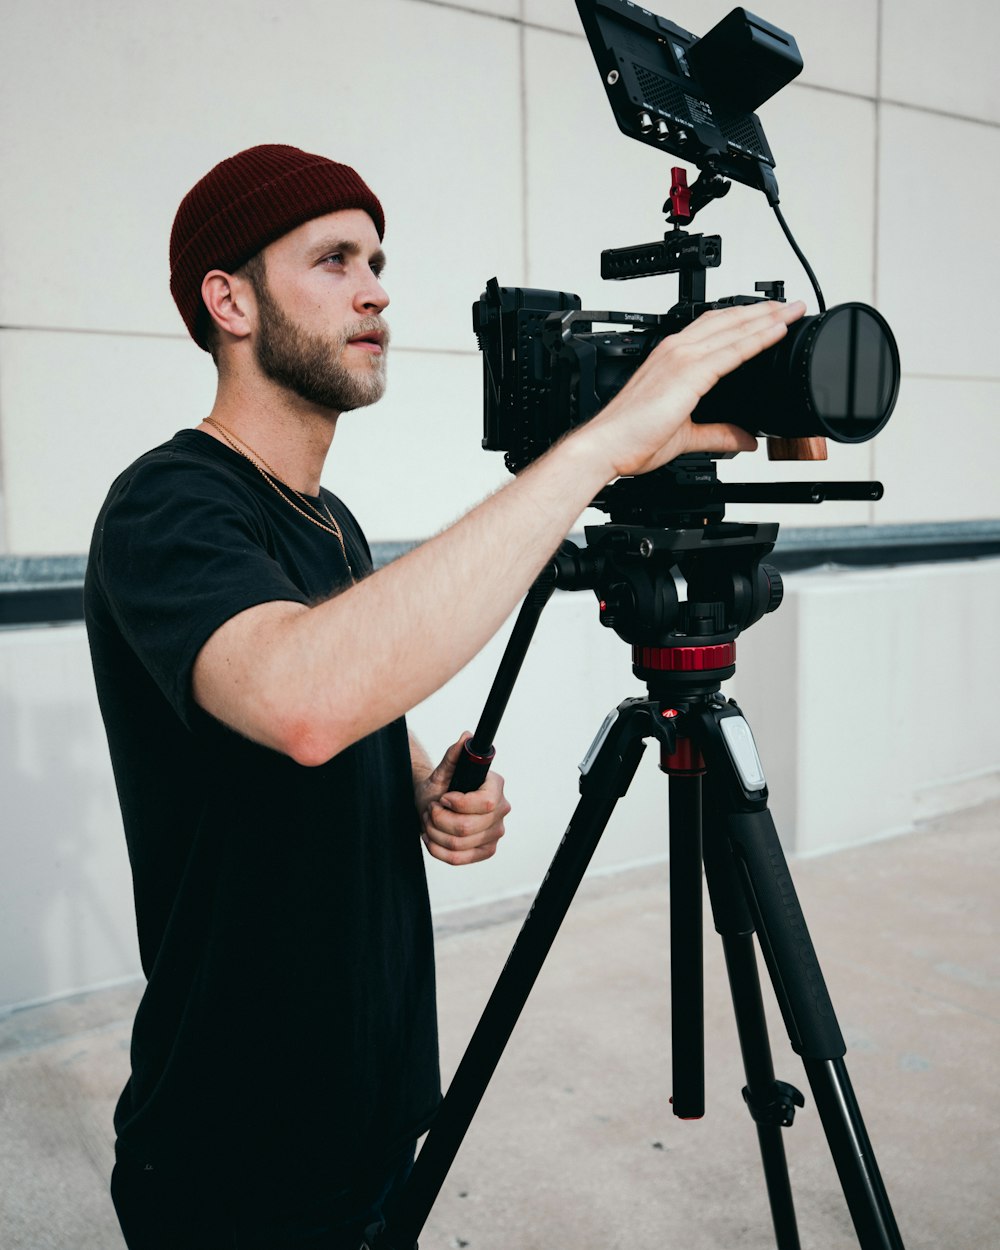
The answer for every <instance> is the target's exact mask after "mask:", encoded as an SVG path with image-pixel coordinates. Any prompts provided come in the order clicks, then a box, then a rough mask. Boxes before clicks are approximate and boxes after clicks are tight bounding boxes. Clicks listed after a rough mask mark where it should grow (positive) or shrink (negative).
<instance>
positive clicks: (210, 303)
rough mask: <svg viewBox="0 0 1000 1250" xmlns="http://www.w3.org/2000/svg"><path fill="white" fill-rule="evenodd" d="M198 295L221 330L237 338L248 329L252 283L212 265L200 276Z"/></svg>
mask: <svg viewBox="0 0 1000 1250" xmlns="http://www.w3.org/2000/svg"><path fill="white" fill-rule="evenodd" d="M201 298H202V299H203V300H204V302H205V307H206V308H207V309H208V315H209V316H210V317H211V318H212V320H213V321H214V322H215V324H216V325H217V326H218V327H219V329H220V330H224V331H225V332H226V333H227V334H231V335H232V336H233V337H234V338H238V339H242V338H246V336H247V335H248V334H249V333H250V329H251V323H250V318H249V316H248V313H250V312H251V311H252V309H253V287H252V286H251V284H250V283H249V282H246V281H244V280H243V279H242V278H239V277H236V276H235V275H234V274H231V273H226V272H225V271H224V270H222V269H211V270H209V272H208V273H206V274H205V276H204V278H202V280H201Z"/></svg>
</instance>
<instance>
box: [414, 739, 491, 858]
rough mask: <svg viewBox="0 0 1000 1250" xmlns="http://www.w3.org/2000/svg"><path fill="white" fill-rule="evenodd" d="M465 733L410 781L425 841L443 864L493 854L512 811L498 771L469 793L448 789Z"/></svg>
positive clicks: (488, 856) (434, 855)
mask: <svg viewBox="0 0 1000 1250" xmlns="http://www.w3.org/2000/svg"><path fill="white" fill-rule="evenodd" d="M469 737H471V735H470V734H468V733H464V734H463V735H462V736H461V738H459V740H458V741H457V742H456V743H454V744H453V745H452V746H450V747H449V748H448V750H447V752H446V754H445V757H444V759H443V760H442V761H441V763H440V764H438V766H437V768H435V769H433V770H432V771H431V772H430V773H428V774H427V776H426V777H425V778H424V779H423V780H421V781H418V782H416V784H415V787H414V789H415V793H416V799H417V811H418V812H419V814H420V825H421V831H422V832H421V837H422V838H423V840H424V845H425V846H426V847H427V850H428V852H429V854H431V855H432V856H433V857H434V858H435V859H440V860H443V862H444V863H446V864H455V865H458V864H477V863H479V861H480V860H483V859H490V858H491V857H492V856H493V855H495V854H496V849H497V843H498V842H499V841H500V839H501V838H502V837H503V835H504V823H503V822H504V817H505V816H506V815H507V813H508V812H509V811H510V804H509V803H508V802H507V800H506V798H505V797H504V792H503V778H502V777H501V776H500V774H499V773H493V772H491V773H490V774H489V775H488V776H487V778H486V780H485V781H484V782H483V784H482V786H481V787H480V788H479V789H478V790H472V791H470V793H468V794H462V793H461V792H460V791H457V790H454V791H453V790H449V789H448V786H449V785H450V783H451V779H452V776H453V774H454V772H455V767H456V765H457V764H458V761H459V759H460V758H461V755H462V746H463V744H464V743H465V740H466V739H467V738H469Z"/></svg>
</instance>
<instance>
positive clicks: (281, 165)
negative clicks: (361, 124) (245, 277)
mask: <svg viewBox="0 0 1000 1250" xmlns="http://www.w3.org/2000/svg"><path fill="white" fill-rule="evenodd" d="M344 208H361V209H364V211H365V212H366V213H368V214H369V216H370V217H371V219H372V221H373V222H374V223H375V228H376V230H377V231H378V237H379V238H380V239H381V238H382V236H383V235H384V234H385V216H384V215H383V213H382V205H381V204H380V203H379V202H378V200H377V199H376V197H375V195H374V193H373V192H372V191H371V189H370V188H369V187H368V186H367V185H366V184H365V183H364V181H363V180H362V178H361V177H360V176H359V175H358V174H357V173H355V171H354V170H353V169H351V167H350V166H349V165H338V164H337V162H336V161H331V160H327V158H326V157H325V156H314V155H312V154H311V153H309V152H303V151H301V149H299V148H292V147H288V146H287V145H286V144H284V143H265V144H262V145H261V146H260V147H256V148H247V150H246V151H245V152H237V154H236V155H235V156H230V157H229V158H228V159H227V160H224V161H222V162H220V163H219V164H218V165H216V166H215V168H214V169H212V170H210V171H209V172H208V173H207V174H206V175H205V177H204V178H202V180H201V181H200V182H198V183H196V184H195V185H194V186H193V187H192V188H191V190H190V191H189V192H188V193H187V195H186V196H185V197H184V199H183V200H181V206H180V208H178V210H177V216H176V217H175V218H174V226H173V229H172V230H171V232H170V291H171V294H172V295H173V297H174V302H175V303H176V304H177V307H178V308H179V309H180V313H181V316H182V317H183V318H184V324H185V325H186V326H187V328H188V331H189V332H190V334H191V337H192V338H193V339H194V341H195V342H196V343H197V344H198V346H199V347H200V348H202V349H203V350H205V351H207V350H208V347H207V345H206V341H205V331H206V328H207V325H206V318H207V315H208V314H207V310H206V309H205V305H204V303H203V302H202V298H201V283H202V279H203V278H204V276H205V274H206V273H208V271H209V270H210V269H223V270H225V271H226V272H227V273H232V272H233V270H234V269H239V267H240V265H243V264H245V263H246V262H247V261H248V260H249V259H250V257H251V256H256V254H257V253H258V252H259V251H261V250H262V249H263V248H265V247H267V245H268V244H269V243H273V242H274V240H275V239H280V238H281V236H282V235H283V234H287V233H288V231H289V230H294V229H295V227H296V226H301V225H302V223H303V222H306V221H311V220H312V219H313V218H314V217H322V216H323V215H324V214H325V213H335V212H338V211H339V210H340V209H344Z"/></svg>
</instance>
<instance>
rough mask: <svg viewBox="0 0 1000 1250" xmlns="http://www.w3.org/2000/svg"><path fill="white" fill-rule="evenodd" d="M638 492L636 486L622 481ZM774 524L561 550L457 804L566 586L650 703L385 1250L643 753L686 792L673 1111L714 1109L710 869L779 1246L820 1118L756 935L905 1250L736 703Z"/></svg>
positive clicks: (857, 1167) (875, 1239) (604, 537)
mask: <svg viewBox="0 0 1000 1250" xmlns="http://www.w3.org/2000/svg"><path fill="white" fill-rule="evenodd" d="M620 485H623V486H625V489H626V490H628V489H630V488H629V487H628V486H626V485H625V484H624V483H622V484H620ZM777 528H778V527H777V525H739V524H731V523H722V522H718V523H708V524H702V525H700V526H696V527H691V528H681V529H672V530H663V529H658V528H655V527H651V526H648V525H645V526H643V525H605V526H599V527H590V528H588V529H587V538H588V544H589V545H588V547H587V548H585V549H583V550H580V549H578V548H576V547H574V546H573V545H572V544H564V546H563V548H562V549H561V550H560V553H559V555H558V556H557V557H556V558H555V560H554V561H553V563H552V565H551V566H550V567H549V569H547V570H546V571H545V572H544V573H543V575H542V577H540V578H539V580H538V582H536V584H535V587H534V588H533V590H532V592H531V593H530V594H529V596H528V598H527V599H526V600H525V604H524V607H523V608H522V610H521V613H520V616H519V617H518V621H517V623H516V625H515V628H514V632H513V634H512V636H511V639H510V642H509V643H508V647H507V651H506V652H505V655H504V659H503V661H502V663H501V666H500V669H499V671H498V674H497V678H496V681H495V682H494V686H493V690H492V691H491V694H490V698H489V699H488V701H487V704H486V707H485V709H484V712H483V717H482V719H481V721H480V724H479V727H478V729H477V731H476V734H474V735H473V738H472V739H471V740H470V741H469V743H467V744H466V757H465V758H464V759H463V760H462V762H461V764H460V771H461V772H462V773H464V774H465V775H464V776H459V774H458V773H457V774H456V776H457V777H458V781H457V783H453V784H455V788H456V789H472V788H474V786H475V785H478V784H479V783H480V781H481V778H482V777H483V776H484V775H485V772H486V771H487V770H488V768H489V762H490V759H491V758H492V735H493V733H494V732H495V729H496V727H497V725H498V723H499V719H500V716H501V715H502V713H503V710H504V707H505V706H506V702H507V698H508V696H509V693H510V690H511V689H512V687H513V683H514V680H515V679H516V676H517V672H518V670H519V668H520V663H521V660H522V659H523V656H524V653H525V652H526V650H527V646H528V644H529V642H530V639H531V635H532V634H533V632H534V628H535V625H536V624H537V620H538V617H539V616H540V614H541V611H542V609H543V608H544V606H545V603H546V602H547V601H548V599H549V597H550V596H551V594H552V592H553V590H554V589H555V587H556V586H557V585H559V586H562V587H565V588H567V589H585V588H587V589H592V590H595V591H596V592H597V594H598V596H599V599H600V604H601V620H602V623H604V624H606V625H609V626H610V627H611V628H614V629H615V631H616V632H617V633H618V634H619V635H620V636H622V637H623V638H624V639H625V640H626V641H629V642H631V643H632V646H633V671H634V673H635V674H636V676H638V677H639V678H640V679H641V680H643V681H644V682H645V683H646V686H647V690H648V694H647V696H646V697H642V698H630V699H626V700H625V701H624V702H623V703H620V704H619V705H618V707H617V708H616V709H615V710H614V711H613V712H612V713H611V714H610V715H609V716H608V717H607V718H606V719H605V721H604V724H603V725H602V726H601V729H600V731H599V733H598V735H597V738H596V739H595V741H594V744H593V746H592V747H591V748H590V751H589V752H588V753H587V756H586V758H585V759H584V761H583V763H582V764H581V766H580V768H581V773H582V777H581V782H580V791H581V797H580V800H579V803H578V804H577V807H576V810H575V812H574V814H573V816H572V819H571V820H570V823H569V827H568V828H567V830H566V833H565V835H564V837H563V839H562V842H561V843H560V845H559V848H558V850H557V851H556V855H555V858H554V859H553V861H552V864H551V867H550V868H549V871H548V873H547V875H546V877H545V879H544V881H543V882H542V885H541V888H540V889H539V891H538V894H537V895H536V897H535V900H534V902H533V904H532V906H531V909H530V911H529V912H528V915H527V918H526V919H525V921H524V924H523V927H522V929H521V932H520V935H519V937H518V939H517V941H516V943H515V945H514V947H513V949H512V950H511V953H510V956H509V957H508V960H507V963H506V966H505V967H504V970H503V972H502V973H501V975H500V978H499V980H498V981H497V984H496V987H495V988H494V991H493V994H492V996H491V998H490V1000H489V1002H488V1004H487V1006H486V1008H485V1010H484V1012H483V1015H482V1017H481V1019H480V1022H479V1024H478V1026H477V1027H476V1030H475V1032H474V1034H473V1037H472V1039H471V1041H470V1043H469V1046H468V1048H467V1050H466V1052H465V1055H464V1057H463V1058H462V1061H461V1063H460V1064H459V1067H458V1070H457V1072H456V1074H455V1077H454V1079H453V1081H452V1084H451V1086H450V1088H449V1090H448V1093H447V1096H446V1097H445V1099H444V1102H443V1104H442V1106H441V1108H440V1111H439V1112H438V1115H437V1117H436V1119H435V1121H434V1124H433V1126H432V1128H431V1131H430V1133H429V1135H428V1137H427V1139H426V1141H425V1143H424V1146H423V1148H422V1149H421V1151H420V1154H419V1155H418V1157H417V1160H416V1163H415V1165H414V1169H413V1173H412V1175H411V1177H410V1180H409V1182H408V1184H407V1186H406V1188H405V1189H404V1191H403V1193H402V1195H401V1198H400V1201H399V1203H398V1205H397V1207H396V1208H395V1210H394V1212H393V1213H392V1216H391V1218H390V1221H389V1223H388V1225H387V1226H386V1227H385V1228H384V1229H383V1230H381V1232H379V1233H378V1234H377V1235H376V1236H374V1238H373V1239H372V1240H371V1242H370V1245H371V1248H372V1250H415V1248H416V1246H417V1241H416V1239H417V1236H418V1235H419V1233H420V1230H421V1228H422V1227H423V1225H424V1222H425V1221H426V1219H427V1216H428V1214H429V1212H430V1209H431V1207H432V1205H433V1203H434V1200H435V1198H436V1197H437V1194H438V1193H439V1191H440V1188H441V1185H442V1184H443V1182H444V1179H445V1176H446V1175H447V1173H448V1170H449V1168H450V1166H451V1164H452V1162H453V1160H454V1158H455V1155H456V1154H457V1152H458V1149H459V1147H460V1145H461V1142H462V1139H463V1137H464V1135H465V1132H466V1130H467V1128H468V1126H469V1124H470V1123H471V1121H472V1118H473V1116H474V1115H475V1113H476V1110H477V1108H478V1106H479V1102H480V1100H481V1098H482V1096H483V1094H484V1092H485V1090H486V1087H487V1085H488V1084H489V1081H490V1079H491V1077H492V1075H493V1072H494V1070H495V1068H496V1065H497V1063H498V1062H499V1060H500V1057H501V1055H502V1053H503V1051H504V1048H505V1047H506V1044H507V1042H508V1040H509V1038H510V1036H511V1033H512V1032H513V1029H514V1026H515V1025H516V1023H517V1019H518V1017H519V1015H520V1012H521V1010H522V1008H523V1007H524V1004H525V1002H526V1001H527V998H528V995H529V993H530V991H531V988H532V986H533V985H534V982H535V979H536V978H537V976H538V973H539V972H540V970H541V968H542V965H543V963H544V961H545V958H546V956H547V955H548V952H549V949H550V948H551V946H552V943H553V941H554V940H555V937H556V934H557V933H558V931H559V928H560V925H561V924H562V921H563V919H564V917H565V915H566V913H567V911H568V910H569V907H570V904H571V903H572V900H573V897H574V895H575V893H576V890H577V888H578V886H579V885H580V882H581V881H582V879H583V876H584V873H585V872H586V869H587V866H588V864H589V863H590V860H591V857H592V855H593V853H594V851H595V850H596V848H597V844H598V842H599V841H600V838H601V835H602V834H603V832H604V829H605V827H606V825H607V823H608V821H609V820H610V818H611V814H612V812H613V811H614V808H615V806H616V804H617V802H618V800H619V798H621V797H622V796H623V795H624V794H625V793H626V791H627V790H628V787H629V784H630V782H631V780H632V777H633V776H634V774H635V770H636V768H637V766H638V763H639V759H640V757H641V756H642V754H643V751H644V750H645V745H646V740H647V739H653V740H654V741H656V742H658V743H659V745H660V757H661V763H660V766H661V768H662V769H663V771H664V772H666V773H667V775H668V777H669V812H670V893H671V909H670V910H671V1002H672V1020H673V1025H672V1030H673V1038H672V1041H673V1055H672V1062H673V1084H674V1093H673V1099H672V1103H673V1112H674V1114H675V1115H677V1116H678V1117H680V1118H685V1119H690V1118H697V1117H700V1116H701V1115H702V1114H703V1113H704V1024H703V980H702V977H703V974H702V948H701V933H702V925H701V918H702V867H703V866H704V873H705V878H706V880H707V884H708V890H709V897H710V900H711V906H712V912H713V917H714V921H715V928H716V930H717V932H718V933H719V934H720V936H721V939H722V944H723V948H724V953H725V959H726V966H727V972H728V979H729V984H730V991H731V994H732V999H733V1006H734V1010H735V1014H736V1022H737V1030H738V1033H739V1039H740V1047H741V1051H742V1055H743V1064H744V1070H745V1073H746V1079H747V1084H746V1087H745V1088H744V1090H743V1097H744V1100H745V1102H746V1105H747V1108H748V1110H749V1112H750V1115H751V1116H752V1118H753V1120H754V1121H755V1123H756V1126H757V1135H758V1140H759V1145H760V1152H761V1159H762V1163H763V1170H764V1177H765V1183H766V1186H767V1192H768V1198H769V1202H770V1207H771V1215H772V1220H773V1223H774V1230H775V1239H776V1245H777V1247H778V1250H799V1247H800V1241H799V1236H798V1231H797V1227H796V1220H795V1211H794V1206H793V1202H792V1194H791V1187H790V1184H789V1178H788V1170H787V1165H786V1160H785V1151H784V1143H783V1139H782V1135H781V1130H782V1129H783V1128H787V1127H789V1126H790V1125H791V1124H792V1122H793V1118H794V1114H795V1109H796V1107H797V1106H798V1107H801V1106H802V1105H803V1104H804V1098H803V1096H802V1094H801V1093H800V1092H799V1091H798V1090H797V1089H795V1088H794V1087H793V1086H792V1085H789V1084H786V1083H785V1082H782V1081H778V1080H776V1079H775V1075H774V1069H773V1066H772V1059H771V1051H770V1045H769V1042H768V1036H767V1027H766V1024H765V1018H764V1008H763V1001H762V997H761V987H760V979H759V976H758V971H757V962H756V958H755V954H754V947H753V935H754V933H756V935H757V938H758V941H759V943H760V947H761V951H762V953H763V956H764V961H765V964H766V966H767V970H768V973H769V975H770V978H771V982H772V986H773V989H774V993H775V995H776V998H777V1001H778V1005H779V1007H780V1009H781V1014H782V1017H783V1020H784V1024H785V1028H786V1030H787V1032H788V1036H789V1040H790V1042H791V1045H792V1048H793V1050H795V1051H796V1052H797V1053H798V1054H799V1055H800V1056H801V1058H802V1061H803V1064H804V1066H805V1071H806V1075H807V1077H808V1079H809V1084H810V1087H811V1089H812V1093H813V1097H814V1099H815V1101H816V1105H817V1108H818V1110H819V1114H820V1118H821V1120H822V1124H823V1128H824V1131H825V1134H826V1137H827V1142H828V1144H829V1147H830V1151H831V1153H832V1156H833V1160H834V1163H835V1165H836V1168H837V1171H838V1174H839V1178H840V1183H841V1186H842V1188H843V1191H844V1196H845V1198H846V1200H847V1204H848V1207H849V1209H850V1213H851V1217H852V1219H853V1221H854V1226H855V1231H856V1233H857V1237H858V1243H859V1245H860V1246H861V1247H862V1250H903V1243H902V1240H901V1238H900V1234H899V1231H898V1229H897V1227H896V1222H895V1219H894V1217H893V1213H892V1209H891V1207H890V1205H889V1200H888V1197H887V1195H886V1192H885V1187H884V1185H883V1183H882V1178H881V1176H880V1175H879V1170H878V1165H877V1163H876V1161H875V1157H874V1154H873V1152H872V1148H871V1144H870V1142H869V1140H868V1135H867V1132H866V1130H865V1126H864V1123H863V1121H862V1118H861V1113H860V1110H859V1108H858V1105H857V1101H856V1099H855V1097H854V1093H853V1090H852V1088H851V1084H850V1080H849V1078H848V1074H847V1070H846V1067H845V1065H844V1058H843V1057H844V1053H845V1050H846V1047H845V1044H844V1040H843V1037H842V1035H841V1032H840V1028H839V1025H838V1024H837V1020H836V1016H835V1014H834V1010H833V1005H832V1003H831V1001H830V997H829V994H828V993H827V989H826V984H825V982H824V979H823V974H822V971H821V970H820V966H819V962H818V960H817V957H816V952H815V950H814V948H813V945H812V941H811V939H810V936H809V932H808V929H807V926H806V922H805V918H804V916H803V914H802V909H801V907H800V906H799V901H798V898H797V895H796V893H795V888H794V886H793V884H792V880H791V877H790V875H789V872H788V867H787V864H786V862H785V857H784V854H783V852H782V849H781V845H780V842H779V841H778V836H777V833H776V832H775V828H774V822H773V821H772V819H771V815H770V812H769V811H768V808H767V784H766V779H765V777H764V772H763V769H762V768H761V764H760V759H759V757H758V754H757V749H756V746H755V744H754V740H753V734H752V732H751V730H750V727H749V725H748V723H747V721H746V719H745V718H744V716H743V714H742V712H741V711H740V709H739V708H738V707H737V706H736V704H735V703H734V702H733V701H731V700H726V699H725V698H724V697H723V696H722V695H721V694H720V693H719V691H720V685H721V683H722V682H723V681H725V680H726V679H727V678H729V677H731V676H732V675H733V673H734V672H735V637H736V635H737V634H738V633H739V632H740V631H741V630H742V629H744V628H747V627H748V626H749V625H751V624H753V623H754V622H755V621H757V620H759V619H760V617H761V616H763V615H764V614H765V613H766V612H770V611H773V610H774V609H775V608H777V606H778V605H779V603H780V601H781V593H782V591H781V582H780V577H779V576H778V574H777V571H776V570H774V569H772V568H769V567H768V566H767V565H764V564H762V563H761V557H762V556H763V555H764V554H766V553H767V552H769V551H770V550H771V548H772V547H773V543H774V539H775V537H776V535H777Z"/></svg>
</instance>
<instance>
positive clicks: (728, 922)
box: [704, 777, 803, 1250]
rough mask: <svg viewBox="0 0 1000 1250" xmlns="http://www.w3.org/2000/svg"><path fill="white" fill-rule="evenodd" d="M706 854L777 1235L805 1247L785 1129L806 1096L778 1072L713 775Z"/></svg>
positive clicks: (786, 1248)
mask: <svg viewBox="0 0 1000 1250" xmlns="http://www.w3.org/2000/svg"><path fill="white" fill-rule="evenodd" d="M704 855H705V877H706V880H707V882H708V893H709V899H710V900H711V904H712V916H713V919H714V921H715V929H716V932H717V933H718V934H719V936H720V937H721V938H722V948H723V952H724V954H725V957H726V972H727V974H728V978H729V989H730V994H731V996H732V1000H733V1010H734V1012H735V1015H736V1029H737V1032H738V1034H739V1039H740V1051H741V1053H742V1056H743V1070H744V1072H745V1073H746V1078H747V1083H746V1087H745V1088H744V1090H743V1099H744V1101H745V1102H746V1104H747V1109H748V1110H749V1112H750V1114H751V1116H752V1117H753V1120H754V1123H755V1124H756V1126H757V1141H758V1143H759V1145H760V1156H761V1162H762V1164H763V1168H764V1183H765V1184H766V1186H767V1196H768V1201H769V1203H770V1206H771V1219H772V1221H773V1223H774V1234H775V1240H776V1242H777V1245H778V1247H779V1250H800V1244H801V1243H800V1241H799V1233H798V1227H797V1225H796V1221H795V1205H794V1202H793V1200H792V1189H791V1185H790V1183H789V1180H788V1164H787V1161H786V1159H785V1143H784V1140H783V1139H782V1135H781V1130H782V1128H787V1127H788V1126H790V1125H791V1123H792V1119H793V1116H794V1114H795V1105H796V1104H798V1106H802V1101H803V1100H802V1095H801V1094H800V1093H799V1091H798V1090H796V1089H793V1087H792V1086H790V1085H786V1084H784V1083H783V1082H780V1081H776V1080H775V1077H774V1067H773V1064H772V1061H771V1047H770V1043H769V1041H768V1036H767V1021H766V1018H765V1016H764V1003H763V1000H762V998H761V993H760V976H759V974H758V971H757V957H756V954H755V952H754V946H753V931H754V929H753V921H752V919H751V917H750V912H749V910H748V908H747V904H746V899H745V898H744V895H743V888H742V884H741V882H740V879H739V876H738V875H737V872H736V866H735V863H734V861H733V858H732V855H731V853H730V851H729V845H728V842H727V841H726V835H725V829H724V827H723V821H722V818H721V815H720V813H719V810H718V808H717V806H716V801H715V795H714V792H713V787H712V782H711V778H710V777H709V778H706V780H705V817H704Z"/></svg>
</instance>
